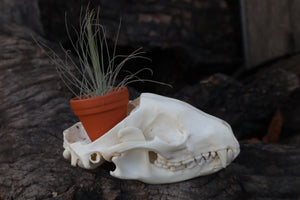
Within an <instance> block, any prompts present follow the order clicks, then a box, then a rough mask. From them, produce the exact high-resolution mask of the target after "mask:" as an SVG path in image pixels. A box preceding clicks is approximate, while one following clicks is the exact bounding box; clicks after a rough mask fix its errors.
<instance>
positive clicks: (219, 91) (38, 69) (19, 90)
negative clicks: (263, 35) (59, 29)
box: [0, 0, 300, 200]
mask: <svg viewBox="0 0 300 200" xmlns="http://www.w3.org/2000/svg"><path fill="white" fill-rule="evenodd" d="M29 2H30V3H29ZM10 10H11V11H10ZM0 11H1V12H0V22H1V23H0V80H1V81H0V91H1V92H0V99H1V100H0V125H1V126H0V199H5V200H6V199H147V198H148V199H264V200H266V199H272V200H273V199H299V198H300V191H299V188H300V146H299V142H300V135H299V133H300V131H299V116H298V113H299V112H298V111H299V97H300V95H299V93H300V92H299V91H300V90H299V74H300V73H299V67H298V66H299V64H298V63H300V56H294V57H291V58H289V59H285V60H282V61H279V62H277V63H275V64H273V65H272V66H270V67H265V68H264V69H263V70H260V71H256V72H253V73H252V75H249V76H247V77H243V81H241V80H236V79H233V78H231V77H229V76H226V75H224V74H215V75H213V76H210V77H208V78H206V79H202V80H199V82H198V83H195V84H193V85H190V86H186V87H185V88H186V89H184V90H182V91H174V92H173V94H172V95H171V96H174V97H177V98H179V99H183V100H186V101H188V102H190V103H192V104H193V105H195V106H197V107H198V108H201V109H203V110H205V111H207V112H208V113H210V114H215V115H217V116H220V117H223V118H224V119H225V120H227V121H229V122H230V123H231V124H232V125H233V128H234V132H235V133H236V134H237V137H238V138H240V140H241V141H240V144H241V154H240V155H239V157H238V158H237V159H236V160H235V161H234V162H233V163H232V164H231V165H230V166H228V167H227V168H226V169H223V170H221V171H220V172H218V173H215V174H212V175H209V176H204V177H198V178H195V179H192V180H189V181H185V182H180V183H175V184H168V185H148V184H144V183H141V182H138V181H126V180H119V179H115V178H113V177H111V176H110V175H109V170H112V169H113V166H112V165H111V164H110V163H105V164H104V165H102V166H101V167H99V168H97V169H95V170H91V171H87V170H83V169H81V168H74V167H71V165H70V163H69V162H67V161H66V160H64V159H63V157H62V151H63V148H62V142H63V141H62V130H64V129H65V128H67V127H69V126H71V125H72V124H73V123H75V122H76V121H77V119H76V118H75V117H74V116H73V114H72V111H71V110H70V107H69V103H68V99H69V98H70V97H71V96H70V94H69V92H68V91H67V90H66V89H65V87H64V86H63V83H62V82H61V81H60V79H59V77H58V75H57V73H56V70H55V67H54V66H53V65H52V64H51V62H50V60H49V58H48V57H47V56H46V55H45V53H44V52H43V51H42V50H41V49H40V48H39V47H38V46H37V45H36V44H35V43H34V42H33V40H32V36H34V37H35V38H38V39H41V40H43V38H41V37H40V35H42V34H43V28H42V26H41V22H40V21H39V20H38V19H39V11H40V10H39V6H38V2H37V1H34V0H32V1H25V0H24V1H20V0H18V1H17V0H15V1H13V0H3V1H0ZM8 11H10V12H8ZM29 13H30V14H29ZM49 45H52V44H51V43H49ZM54 48H56V46H55V45H54ZM277 109H280V110H282V112H281V113H282V118H283V119H284V122H281V123H282V131H281V135H280V140H279V141H277V143H276V144H268V143H263V142H261V141H260V140H259V139H262V138H263V136H264V135H265V134H266V133H267V132H268V130H272V129H270V127H269V124H272V123H271V121H272V119H273V115H274V113H276V112H275V111H276V110H277ZM253 137H257V138H258V139H256V141H255V142H254V141H253V140H251V141H249V139H251V138H253ZM246 139H248V140H246Z"/></svg>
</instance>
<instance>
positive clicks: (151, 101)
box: [64, 93, 240, 184]
mask: <svg viewBox="0 0 300 200" xmlns="http://www.w3.org/2000/svg"><path fill="white" fill-rule="evenodd" d="M64 148H65V151H64V157H65V158H66V159H69V160H71V164H72V165H73V166H76V165H78V166H80V167H83V168H86V169H94V168H96V167H98V166H100V165H101V164H102V163H103V162H104V161H109V162H113V163H114V164H115V165H116V169H115V170H114V171H112V172H110V173H111V175H112V176H115V177H117V178H121V179H134V180H140V181H142V182H145V183H150V184H163V183H173V182H178V181H183V180H187V179H191V178H194V177H197V176H202V175H207V174H211V173H214V172H217V171H219V170H220V169H222V168H225V167H226V166H227V165H229V164H230V163H231V162H232V161H233V160H234V159H235V158H236V157H237V155H238V154H239V151H240V148H239V143H238V142H237V140H236V139H235V137H234V135H233V132H232V130H231V127H230V125H229V124H227V123H226V122H225V121H223V120H221V119H219V118H216V117H214V116H211V115H209V114H206V113H204V112H202V111H200V110H198V109H196V108H195V107H193V106H191V105H189V104H187V103H185V102H182V101H179V100H176V99H172V98H168V97H163V96H160V95H156V94H151V93H143V94H141V96H140V97H139V98H137V99H135V100H134V101H132V102H130V103H129V104H128V115H127V117H126V118H125V119H124V120H123V121H121V122H120V123H119V124H117V125H116V126H115V127H114V128H112V129H111V130H110V131H108V132H107V133H105V134H104V135H103V136H102V137H100V138H98V139H97V140H95V141H94V142H91V141H90V139H89V137H88V136H87V134H86V132H85V130H84V128H83V126H82V125H81V123H80V122H79V123H77V124H75V125H73V126H72V127H70V128H68V129H67V130H65V131H64Z"/></svg>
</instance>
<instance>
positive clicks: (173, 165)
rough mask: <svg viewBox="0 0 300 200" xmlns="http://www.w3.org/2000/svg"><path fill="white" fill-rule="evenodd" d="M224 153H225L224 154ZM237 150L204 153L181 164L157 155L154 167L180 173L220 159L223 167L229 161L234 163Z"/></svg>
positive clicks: (229, 149)
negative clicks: (179, 171)
mask: <svg viewBox="0 0 300 200" xmlns="http://www.w3.org/2000/svg"><path fill="white" fill-rule="evenodd" d="M223 152H224V153H223ZM235 154H236V152H235V149H233V150H232V149H231V148H228V149H225V150H220V151H217V152H214V151H212V152H207V153H202V154H200V155H199V156H195V157H194V158H192V159H187V160H183V161H179V162H169V161H168V160H166V159H164V158H163V157H162V156H160V155H159V154H157V159H156V160H155V161H154V165H155V166H156V167H159V168H163V169H168V170H171V171H178V170H183V169H186V168H188V169H192V168H194V167H196V166H200V167H201V166H203V165H205V164H207V163H210V162H211V161H212V160H215V159H219V160H220V161H221V164H222V167H225V166H226V163H227V162H228V161H232V160H233V158H234V157H235Z"/></svg>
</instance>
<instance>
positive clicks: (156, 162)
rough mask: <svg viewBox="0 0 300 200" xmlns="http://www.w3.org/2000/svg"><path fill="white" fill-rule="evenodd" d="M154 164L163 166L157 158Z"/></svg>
mask: <svg viewBox="0 0 300 200" xmlns="http://www.w3.org/2000/svg"><path fill="white" fill-rule="evenodd" d="M154 164H155V165H156V166H157V167H162V164H161V163H159V162H158V161H157V160H155V161H154Z"/></svg>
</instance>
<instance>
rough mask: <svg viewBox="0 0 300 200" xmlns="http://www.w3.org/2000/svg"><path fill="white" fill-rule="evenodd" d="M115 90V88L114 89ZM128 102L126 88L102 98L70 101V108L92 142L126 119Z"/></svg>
mask: <svg viewBox="0 0 300 200" xmlns="http://www.w3.org/2000/svg"><path fill="white" fill-rule="evenodd" d="M114 90H116V88H114ZM128 102H129V94H128V89H127V88H126V87H124V88H122V89H121V90H119V91H115V92H112V93H109V94H106V95H103V96H98V97H92V98H85V99H79V98H78V97H75V98H73V99H71V100H70V104H71V107H72V109H73V112H74V114H75V115H76V116H78V117H79V119H80V121H81V123H82V125H83V127H84V129H85V130H86V132H87V134H88V136H89V137H90V139H91V140H92V141H94V140H96V139H98V138H99V137H101V136H102V135H104V134H105V133H106V132H107V131H109V130H110V129H111V128H113V127H114V126H115V125H116V124H117V123H119V122H120V121H122V120H123V119H124V118H125V117H126V111H127V104H128Z"/></svg>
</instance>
